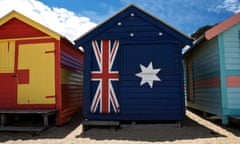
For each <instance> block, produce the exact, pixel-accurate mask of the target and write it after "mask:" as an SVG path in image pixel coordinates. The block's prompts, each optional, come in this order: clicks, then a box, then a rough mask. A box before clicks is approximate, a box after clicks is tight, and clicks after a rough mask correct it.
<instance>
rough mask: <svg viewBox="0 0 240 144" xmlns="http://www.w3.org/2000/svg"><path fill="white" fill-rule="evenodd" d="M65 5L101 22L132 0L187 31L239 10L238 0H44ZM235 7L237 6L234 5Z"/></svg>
mask: <svg viewBox="0 0 240 144" xmlns="http://www.w3.org/2000/svg"><path fill="white" fill-rule="evenodd" d="M41 1H42V2H44V3H46V4H47V5H49V6H56V7H64V8H67V9H69V10H71V11H74V12H76V13H78V14H80V15H83V16H87V17H89V18H90V19H91V20H92V21H93V22H96V23H100V22H102V21H104V20H105V19H107V18H108V17H110V16H111V15H113V14H114V13H116V12H118V11H119V10H120V9H122V8H124V7H126V6H127V5H129V4H131V3H133V4H135V5H137V6H139V7H141V8H143V9H144V10H145V11H148V12H149V13H151V14H153V15H155V16H157V17H158V18H159V19H161V20H163V21H165V22H167V23H169V24H170V25H172V26H174V27H176V28H177V29H179V30H181V31H182V32H184V33H186V34H191V33H192V32H194V31H195V30H196V29H197V28H198V27H200V26H203V25H206V24H215V23H217V22H220V21H223V20H224V19H226V18H228V17H230V16H232V15H233V14H234V13H236V12H237V11H238V12H239V11H240V1H239V0H228V1H227V0H225V1H224V0H87V1H86V0H77V2H76V0H58V2H56V0H41ZM224 2H225V3H224ZM234 7H236V8H234Z"/></svg>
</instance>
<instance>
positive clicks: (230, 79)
mask: <svg viewBox="0 0 240 144" xmlns="http://www.w3.org/2000/svg"><path fill="white" fill-rule="evenodd" d="M226 81H227V87H240V76H227V77H226Z"/></svg>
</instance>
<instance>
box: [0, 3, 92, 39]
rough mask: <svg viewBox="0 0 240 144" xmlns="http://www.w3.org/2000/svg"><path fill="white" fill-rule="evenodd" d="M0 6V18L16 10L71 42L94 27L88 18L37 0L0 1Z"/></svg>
mask: <svg viewBox="0 0 240 144" xmlns="http://www.w3.org/2000/svg"><path fill="white" fill-rule="evenodd" d="M0 6H1V9H0V17H2V16H4V15H6V14H7V13H9V12H10V11H12V10H16V11H18V12H20V13H22V14H23V15H25V16H27V17H29V18H31V19H33V20H35V21H37V22H38V23H41V24H42V25H44V26H46V27H48V28H50V29H51V30H53V31H55V32H57V33H59V34H61V35H62V36H65V37H67V38H68V39H69V40H71V41H73V40H75V39H76V38H78V37H79V36H81V35H82V34H84V33H85V32H87V31H89V30H90V29H92V28H93V27H95V26H96V23H94V22H92V21H91V20H90V19H89V18H88V17H83V16H79V15H77V14H76V13H74V12H72V11H69V10H67V9H65V8H58V7H49V6H47V5H45V4H44V3H42V2H40V1H38V0H0Z"/></svg>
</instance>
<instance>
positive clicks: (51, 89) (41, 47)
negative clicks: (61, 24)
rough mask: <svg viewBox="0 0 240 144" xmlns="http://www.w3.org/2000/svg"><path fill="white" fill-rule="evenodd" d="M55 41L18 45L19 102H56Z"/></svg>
mask: <svg viewBox="0 0 240 144" xmlns="http://www.w3.org/2000/svg"><path fill="white" fill-rule="evenodd" d="M54 55H55V54H54V43H39V44H20V45H19V46H18V66H17V68H18V70H17V74H18V86H17V103H18V104H55V64H54V63H55V61H54Z"/></svg>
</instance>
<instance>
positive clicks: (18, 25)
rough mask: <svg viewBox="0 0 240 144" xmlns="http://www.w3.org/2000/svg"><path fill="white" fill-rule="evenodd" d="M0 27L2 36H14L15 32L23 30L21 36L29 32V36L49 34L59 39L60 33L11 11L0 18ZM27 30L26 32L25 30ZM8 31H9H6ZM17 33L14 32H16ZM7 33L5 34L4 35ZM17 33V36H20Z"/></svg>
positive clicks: (18, 32)
mask: <svg viewBox="0 0 240 144" xmlns="http://www.w3.org/2000/svg"><path fill="white" fill-rule="evenodd" d="M0 28H1V30H3V32H5V34H2V37H4V38H5V36H6V37H13V35H15V36H14V37H16V35H17V34H20V33H21V32H23V34H20V35H23V36H26V35H27V34H30V36H38V35H39V34H40V35H39V36H43V35H44V36H50V37H52V38H55V39H57V40H60V37H61V35H60V34H58V33H56V32H54V31H52V30H50V29H48V28H47V27H45V26H43V25H41V24H39V23H37V22H35V21H34V20H32V19H30V18H28V17H26V16H24V15H22V14H20V13H18V12H16V11H12V12H10V13H8V14H7V15H5V16H4V17H2V18H1V19H0ZM25 30H26V31H27V33H26V32H25ZM8 32H10V33H8ZM16 32H17V34H14V33H16ZM1 33H2V31H1ZM6 34H7V35H6ZM20 35H17V37H20Z"/></svg>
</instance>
